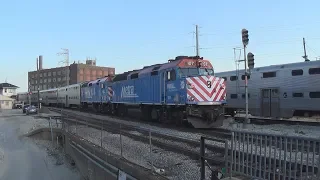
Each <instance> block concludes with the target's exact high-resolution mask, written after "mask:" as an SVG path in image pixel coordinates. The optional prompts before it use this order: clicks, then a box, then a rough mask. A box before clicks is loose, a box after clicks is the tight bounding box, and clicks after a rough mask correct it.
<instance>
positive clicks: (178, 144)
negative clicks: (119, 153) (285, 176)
mask: <svg viewBox="0 0 320 180" xmlns="http://www.w3.org/2000/svg"><path fill="white" fill-rule="evenodd" d="M51 110H52V111H56V112H59V113H61V111H60V110H59V109H51ZM62 114H64V116H66V117H67V118H66V120H67V121H68V122H70V123H73V124H75V123H79V122H80V121H81V124H83V125H87V126H90V127H93V128H96V129H101V128H102V129H103V130H105V131H109V132H112V133H117V134H120V133H121V134H122V135H124V136H127V137H130V138H132V139H134V140H137V141H141V142H144V143H149V137H148V135H149V133H150V132H149V129H145V128H137V127H135V126H132V125H126V124H122V123H117V122H108V120H101V119H98V118H94V117H85V116H82V115H79V114H77V113H76V112H70V111H62ZM79 124H80V123H79ZM120 125H121V132H120V130H119V127H120ZM194 132H196V133H198V132H199V131H197V130H195V131H194ZM204 134H211V135H212V136H214V137H215V136H220V137H222V136H224V137H226V138H227V137H231V133H230V132H229V131H228V130H224V129H219V128H216V129H213V130H211V131H210V130H205V133H204ZM151 136H152V144H153V145H156V146H158V147H160V148H164V149H166V150H169V151H172V152H177V153H179V154H184V155H187V156H189V157H191V158H192V159H196V160H198V159H199V158H200V153H199V152H200V151H199V149H198V147H199V145H200V144H199V141H198V140H195V139H188V138H184V137H177V136H173V135H170V134H164V133H163V132H158V131H152V132H151ZM219 140H221V142H220V143H221V144H223V142H224V141H225V140H223V139H219ZM246 140H247V137H245V138H244V139H238V141H239V142H246ZM249 141H251V139H250V137H249ZM265 142H266V141H265V140H264V139H262V140H261V139H260V141H259V140H258V141H257V142H255V144H256V143H258V144H262V145H263V146H266V145H267V144H265ZM283 143H284V142H283ZM283 143H278V144H276V145H275V146H276V147H277V148H280V149H284V146H283ZM280 144H281V145H280ZM271 146H272V144H271ZM298 146H300V145H299V144H298ZM186 147H187V148H186ZM206 149H207V151H206V156H210V157H211V158H209V159H208V162H209V163H210V164H212V165H221V166H222V165H224V163H225V160H224V153H225V150H226V148H225V147H223V145H221V146H216V145H211V144H206ZM298 149H299V148H298ZM234 152H235V153H236V154H235V156H234V157H233V158H235V159H237V161H238V160H239V162H240V160H241V159H247V157H248V159H249V160H250V161H249V162H247V164H246V165H244V166H241V167H242V168H246V167H248V166H253V165H252V163H253V161H254V160H251V158H252V155H251V154H250V153H246V152H243V151H234ZM239 152H240V154H241V156H240V155H239V156H238V153H239ZM231 153H232V151H231V149H230V147H228V162H229V163H230V161H231V159H230V155H231ZM254 157H256V158H257V159H258V161H257V160H256V161H255V164H256V163H258V162H259V163H260V161H261V160H262V162H261V163H262V164H264V166H263V169H261V173H262V172H264V171H268V169H269V168H265V167H266V166H268V165H270V164H276V165H277V164H279V160H278V159H273V158H272V157H268V158H264V156H263V155H261V156H260V155H254ZM260 157H261V158H262V159H261V158H260ZM259 159H260V160H259ZM269 162H270V163H269ZM288 163H289V162H286V164H288ZM288 165H289V164H288ZM302 166H303V168H304V169H305V168H308V169H309V168H313V166H312V167H311V166H309V165H307V166H306V165H302ZM274 167H275V168H277V166H274ZM274 167H273V168H274ZM287 167H288V166H287ZM298 167H300V165H299V163H298ZM250 169H251V168H250ZM315 170H316V171H317V170H318V169H317V167H315ZM271 174H272V173H271Z"/></svg>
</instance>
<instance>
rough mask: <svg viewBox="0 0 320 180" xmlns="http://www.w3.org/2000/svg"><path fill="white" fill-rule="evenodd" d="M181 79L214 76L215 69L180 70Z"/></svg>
mask: <svg viewBox="0 0 320 180" xmlns="http://www.w3.org/2000/svg"><path fill="white" fill-rule="evenodd" d="M178 72H179V76H180V77H194V76H199V75H200V76H206V75H212V76H213V75H214V71H213V69H206V68H179V71H178Z"/></svg>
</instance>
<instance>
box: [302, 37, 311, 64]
mask: <svg viewBox="0 0 320 180" xmlns="http://www.w3.org/2000/svg"><path fill="white" fill-rule="evenodd" d="M303 50H304V56H302V57H303V58H304V61H310V60H309V59H308V56H307V51H306V41H305V39H304V38H303Z"/></svg>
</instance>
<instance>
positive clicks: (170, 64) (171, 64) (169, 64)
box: [113, 56, 203, 81]
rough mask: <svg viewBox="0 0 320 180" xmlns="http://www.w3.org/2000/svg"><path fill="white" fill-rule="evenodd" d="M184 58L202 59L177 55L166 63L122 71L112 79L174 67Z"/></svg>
mask: <svg viewBox="0 0 320 180" xmlns="http://www.w3.org/2000/svg"><path fill="white" fill-rule="evenodd" d="M185 59H201V60H203V58H202V57H198V56H194V57H192V56H191V57H189V56H177V57H176V58H175V59H171V60H169V61H168V62H166V63H162V64H153V65H149V66H144V67H143V68H142V69H138V70H133V71H128V72H124V73H122V74H118V75H116V76H115V78H114V79H113V81H122V80H127V79H128V77H130V76H131V75H132V74H134V73H138V75H139V76H140V75H143V74H147V73H151V72H152V71H161V70H164V69H169V68H174V67H177V66H178V65H179V63H180V62H181V61H183V60H185Z"/></svg>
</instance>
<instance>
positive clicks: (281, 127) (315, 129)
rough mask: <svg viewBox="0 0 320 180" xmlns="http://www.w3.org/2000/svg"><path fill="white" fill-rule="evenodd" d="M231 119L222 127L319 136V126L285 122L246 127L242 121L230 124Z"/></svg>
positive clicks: (286, 134) (279, 133)
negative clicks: (233, 124) (286, 123)
mask: <svg viewBox="0 0 320 180" xmlns="http://www.w3.org/2000/svg"><path fill="white" fill-rule="evenodd" d="M230 122H232V120H230V119H229V120H227V121H226V122H225V123H224V125H223V126H222V128H224V129H229V130H233V129H234V130H241V131H243V132H255V133H265V134H274V135H283V136H294V137H307V138H316V139H319V138H320V126H305V125H285V124H271V125H256V124H249V125H248V127H247V128H246V129H244V128H243V124H242V123H236V124H235V126H231V125H230Z"/></svg>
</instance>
